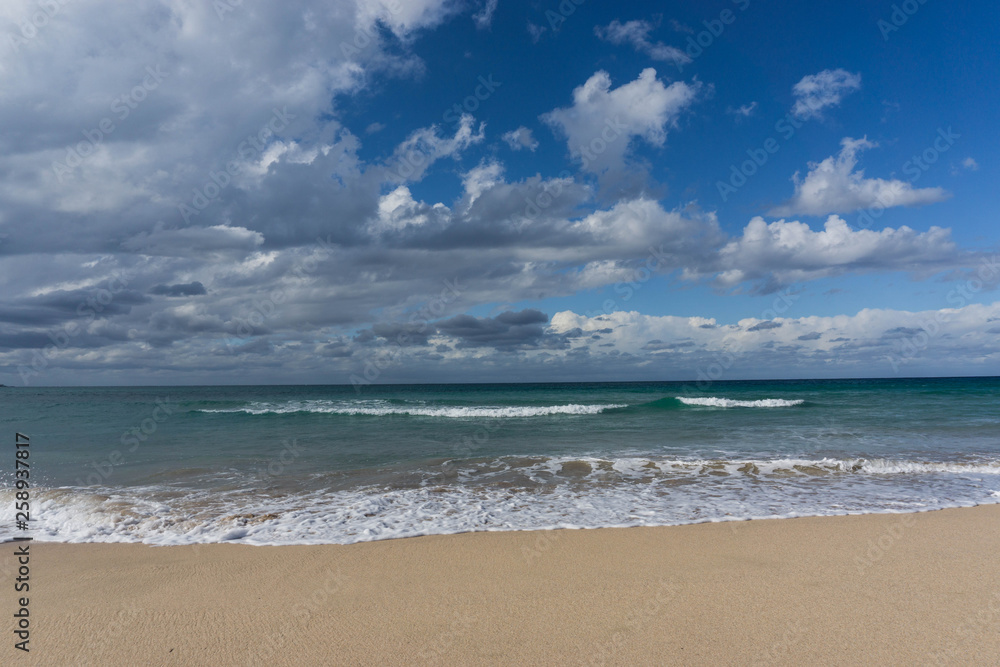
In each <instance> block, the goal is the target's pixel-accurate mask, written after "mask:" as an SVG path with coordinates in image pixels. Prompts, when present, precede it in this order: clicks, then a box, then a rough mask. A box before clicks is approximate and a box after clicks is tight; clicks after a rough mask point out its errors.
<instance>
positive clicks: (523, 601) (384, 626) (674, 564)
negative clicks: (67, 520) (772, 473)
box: [0, 506, 1000, 665]
mask: <svg viewBox="0 0 1000 667" xmlns="http://www.w3.org/2000/svg"><path fill="white" fill-rule="evenodd" d="M998 527H1000V507H998V506H982V507H976V508H969V509H956V510H942V511H936V512H928V513H922V514H906V515H868V516H845V517H825V518H802V519H784V520H767V521H748V522H739V523H728V524H726V523H723V524H699V525H691V526H676V527H665V528H627V529H600V530H563V531H547V532H504V533H500V532H497V533H471V534H463V535H449V536H429V537H418V538H411V539H401V540H389V541H381V542H372V543H363V544H354V545H349V546H336V545H329V546H281V547H251V546H239V545H225V544H221V545H207V546H197V547H196V546H180V547H150V546H145V545H133V544H54V543H38V542H33V543H31V545H30V553H31V558H30V567H31V580H30V586H31V588H30V593H29V600H30V619H31V625H30V633H31V634H30V644H29V646H30V649H31V651H30V654H24V653H23V652H21V651H17V650H15V649H14V647H13V643H14V641H15V640H14V639H12V636H11V634H10V633H9V632H8V633H7V640H6V643H7V644H8V645H7V646H5V647H4V648H3V654H4V656H5V657H4V660H3V661H4V663H5V664H39V665H41V664H45V665H57V664H58V665H69V664H73V665H76V664H81V665H91V664H92V665H128V664H152V665H159V664H168V665H172V664H177V665H244V664H260V665H264V664H288V665H292V664H296V665H320V664H344V665H377V664H442V665H483V664H522V665H552V664H595V665H599V664H643V665H654V664H659V665H662V664H690V665H702V664H704V665H707V664H732V665H742V664H814V665H821V664H822V665H827V664H830V665H832V664H841V665H843V664H899V665H904V664H905V665H916V664H965V665H968V664H981V665H987V664H997V663H998V661H1000V558H998V555H997V554H1000V529H998ZM15 550H16V549H15V545H13V544H10V543H8V544H5V545H4V548H3V559H2V561H0V568H2V573H3V583H2V586H3V590H4V591H7V593H6V594H5V595H4V596H3V599H4V605H5V612H4V613H5V614H9V613H12V612H13V611H14V610H15V604H16V601H15V599H14V593H13V591H12V589H13V581H12V579H13V576H14V575H13V574H12V573H13V571H14V567H15V562H14V560H15V559H14V556H13V554H14V552H15ZM7 617H8V619H9V618H10V616H9V615H8V616H7ZM8 625H10V621H8Z"/></svg>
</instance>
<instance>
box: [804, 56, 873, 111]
mask: <svg viewBox="0 0 1000 667" xmlns="http://www.w3.org/2000/svg"><path fill="white" fill-rule="evenodd" d="M860 89H861V74H852V73H851V72H848V71H847V70H845V69H839V68H838V69H826V70H823V71H822V72H819V73H818V74H810V75H808V76H804V77H802V80H801V81H799V82H798V83H796V84H795V85H794V86H793V87H792V96H793V97H794V98H795V104H794V105H793V106H792V113H793V114H794V115H795V116H796V117H798V118H802V119H808V118H822V116H823V111H824V110H825V109H827V108H829V107H835V106H839V105H840V101H841V100H842V99H843V98H844V97H845V96H847V95H849V94H851V93H853V92H854V91H856V90H860Z"/></svg>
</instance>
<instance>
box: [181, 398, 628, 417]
mask: <svg viewBox="0 0 1000 667" xmlns="http://www.w3.org/2000/svg"><path fill="white" fill-rule="evenodd" d="M625 407H628V406H627V405H624V404H601V405H577V404H570V405H544V406H482V407H474V408H473V407H464V406H401V405H392V404H389V403H386V402H384V401H370V402H367V403H348V402H333V401H293V402H289V403H284V404H274V403H251V404H249V405H247V406H244V407H240V408H230V409H221V410H208V409H206V410H200V412H215V413H219V412H244V413H247V414H251V415H266V414H291V413H296V412H310V413H318V414H333V415H369V416H374V417H383V416H386V415H409V416H412V417H446V418H451V419H462V418H490V419H505V418H523V417H544V416H548V415H596V414H600V413H601V412H604V411H605V410H611V409H614V408H625Z"/></svg>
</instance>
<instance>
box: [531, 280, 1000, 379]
mask: <svg viewBox="0 0 1000 667" xmlns="http://www.w3.org/2000/svg"><path fill="white" fill-rule="evenodd" d="M804 298H805V297H804V296H803V295H801V294H793V293H791V292H789V293H785V294H783V295H780V296H778V297H775V298H774V299H773V300H772V301H771V302H768V303H767V304H766V306H765V307H764V308H763V310H762V311H761V312H760V313H759V314H758V315H759V316H758V317H748V318H745V319H741V320H739V321H738V322H736V323H735V324H722V323H718V322H717V321H716V320H714V319H705V318H699V317H677V316H653V315H644V314H641V313H638V312H634V311H633V312H626V311H620V310H618V311H614V312H608V313H603V314H600V315H597V316H586V315H580V314H577V313H575V312H572V311H563V312H558V313H556V314H554V315H553V316H552V318H551V321H550V326H549V329H550V331H551V333H554V334H565V333H567V332H572V331H573V330H575V329H580V330H582V331H583V332H584V334H595V333H596V334H598V338H597V339H593V338H591V337H590V335H584V336H577V337H576V338H574V339H573V340H574V344H573V347H574V349H575V351H576V352H577V355H576V356H575V357H574V358H575V359H580V358H581V357H580V356H579V352H580V351H582V350H583V349H586V350H588V351H589V354H590V355H591V357H593V356H602V357H605V358H608V359H609V360H610V359H614V360H616V361H617V362H618V363H632V364H635V363H642V360H645V362H646V363H649V360H650V359H651V358H652V359H656V360H658V361H659V362H661V363H665V364H669V366H670V367H671V368H677V369H686V372H685V371H684V370H682V372H684V374H685V376H687V377H691V376H693V375H694V374H695V373H696V372H697V370H702V371H703V372H704V371H705V370H707V367H708V366H709V365H713V364H714V365H715V366H716V367H717V368H716V371H725V372H726V374H727V376H728V377H746V376H754V375H756V376H760V374H761V371H764V372H765V375H770V373H768V369H769V367H770V368H771V372H773V367H774V365H775V364H777V365H779V366H780V367H781V371H782V372H783V373H790V374H791V375H793V376H799V377H801V376H802V374H805V375H808V376H810V377H818V376H823V375H827V376H829V375H833V376H837V375H840V374H844V375H846V376H847V377H852V376H853V377H857V376H869V377H871V376H876V377H877V376H880V375H881V376H890V375H893V374H895V373H899V372H901V371H915V370H930V369H936V370H937V372H938V373H940V372H941V371H942V370H944V371H947V370H949V369H950V368H954V367H955V366H958V365H961V366H962V367H963V370H965V371H966V372H970V371H971V372H975V373H977V374H978V371H976V369H982V368H983V367H984V366H983V364H988V363H996V362H997V361H1000V336H997V335H996V332H995V331H994V329H995V328H996V327H995V322H996V320H998V319H1000V302H996V303H993V304H967V303H965V302H964V301H962V302H956V304H955V305H956V306H958V307H955V308H941V309H939V310H927V311H921V312H912V311H905V310H893V309H874V308H866V309H864V310H861V311H860V312H858V313H856V314H854V315H835V316H831V317H818V316H805V315H800V314H798V311H800V310H801V309H804V308H805V305H806V304H805V303H804V302H803V299H804ZM622 305H624V304H622ZM991 322H994V324H991ZM651 342H652V343H656V344H655V345H650V343H651ZM626 355H628V356H626ZM952 365H954V366H952ZM851 369H853V371H852V370H851ZM706 375H708V374H707V373H706ZM704 379H720V378H719V377H718V376H716V377H705V378H704Z"/></svg>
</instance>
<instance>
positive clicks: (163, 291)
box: [149, 280, 208, 296]
mask: <svg viewBox="0 0 1000 667" xmlns="http://www.w3.org/2000/svg"><path fill="white" fill-rule="evenodd" d="M149 293H150V294H156V295H161V296H198V295H202V294H207V293H208V292H207V291H206V290H205V286H204V285H202V284H201V283H200V282H198V281H197V280H196V281H194V282H192V283H185V284H177V285H154V286H153V287H152V288H151V289H150V290H149Z"/></svg>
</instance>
